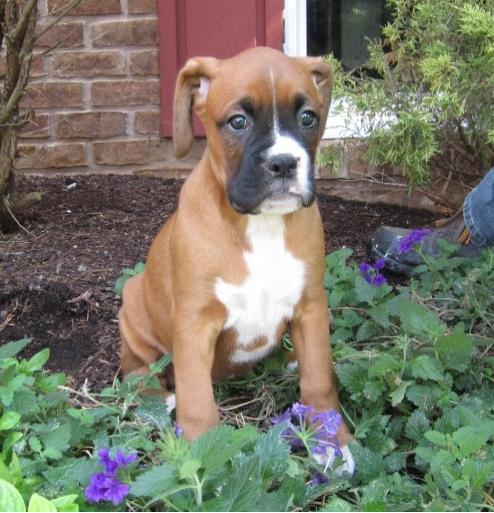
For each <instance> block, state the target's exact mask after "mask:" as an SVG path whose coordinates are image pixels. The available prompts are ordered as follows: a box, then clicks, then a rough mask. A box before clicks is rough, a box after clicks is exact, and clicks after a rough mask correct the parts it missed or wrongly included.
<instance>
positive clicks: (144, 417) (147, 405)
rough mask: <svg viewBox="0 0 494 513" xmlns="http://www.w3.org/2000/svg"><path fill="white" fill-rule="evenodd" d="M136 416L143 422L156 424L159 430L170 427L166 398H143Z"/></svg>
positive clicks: (159, 396) (158, 396)
mask: <svg viewBox="0 0 494 513" xmlns="http://www.w3.org/2000/svg"><path fill="white" fill-rule="evenodd" d="M135 415H136V416H137V417H138V418H139V419H141V421H143V422H146V423H148V424H154V425H155V426H156V427H157V428H159V429H165V428H167V427H168V426H169V425H170V422H171V421H170V413H169V412H168V407H167V405H166V401H165V398H164V396H162V395H148V396H142V397H141V399H140V404H139V406H138V407H137V408H136V410H135Z"/></svg>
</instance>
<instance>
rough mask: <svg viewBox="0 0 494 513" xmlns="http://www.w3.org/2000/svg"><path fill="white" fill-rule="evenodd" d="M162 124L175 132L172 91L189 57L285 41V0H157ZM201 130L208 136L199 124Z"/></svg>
mask: <svg viewBox="0 0 494 513" xmlns="http://www.w3.org/2000/svg"><path fill="white" fill-rule="evenodd" d="M158 16H159V39H160V74H161V129H162V134H163V135H164V136H165V137H170V136H171V135H172V114H173V93H174V88H175V80H176V78H177V73H178V71H179V69H180V68H181V67H182V66H183V65H184V64H185V61H186V60H187V59H188V58H190V57H195V56H212V57H218V58H226V57H231V56H232V55H235V54H237V53H239V52H241V51H242V50H245V49H247V48H252V47H254V46H271V47H273V48H278V49H280V50H281V48H282V46H283V0H158ZM194 131H195V133H196V135H204V131H203V129H202V126H199V124H198V122H197V123H195V124H194Z"/></svg>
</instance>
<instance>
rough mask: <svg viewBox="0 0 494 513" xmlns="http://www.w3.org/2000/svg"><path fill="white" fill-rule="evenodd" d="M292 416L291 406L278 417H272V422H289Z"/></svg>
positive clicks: (275, 423) (274, 423)
mask: <svg viewBox="0 0 494 513" xmlns="http://www.w3.org/2000/svg"><path fill="white" fill-rule="evenodd" d="M291 418H292V411H291V410H290V408H288V410H285V411H284V412H283V413H282V414H281V415H278V416H277V417H273V418H272V419H271V424H273V425H277V424H281V423H282V422H287V421H289V420H291Z"/></svg>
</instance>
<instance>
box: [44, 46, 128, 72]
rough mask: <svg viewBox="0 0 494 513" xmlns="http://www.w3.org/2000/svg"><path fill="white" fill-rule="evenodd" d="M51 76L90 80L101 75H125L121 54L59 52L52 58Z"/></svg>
mask: <svg viewBox="0 0 494 513" xmlns="http://www.w3.org/2000/svg"><path fill="white" fill-rule="evenodd" d="M52 69H53V76H55V77H85V78H92V77H97V76H102V75H113V76H118V75H120V76H121V75H125V62H124V57H123V54H122V53H121V52H103V51H101V50H100V51H94V52H61V53H57V54H56V55H55V56H54V57H53V61H52Z"/></svg>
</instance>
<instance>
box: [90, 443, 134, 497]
mask: <svg viewBox="0 0 494 513" xmlns="http://www.w3.org/2000/svg"><path fill="white" fill-rule="evenodd" d="M98 459H99V462H100V464H101V465H102V466H103V467H104V469H105V471H104V472H98V473H96V474H94V475H93V476H92V477H91V481H90V482H89V485H88V486H87V487H86V490H85V495H86V498H87V500H88V501H89V502H99V501H111V502H113V504H115V506H116V505H118V504H120V503H121V502H122V501H123V499H124V498H125V496H126V495H127V494H128V493H129V485H127V484H125V483H122V482H121V481H120V480H119V479H118V476H117V473H118V471H119V470H120V469H121V468H122V467H125V466H127V465H129V464H131V463H133V462H134V461H136V459H137V454H135V453H130V454H128V455H125V454H124V453H123V452H122V451H117V453H116V455H115V458H112V457H111V456H110V450H109V449H100V450H99V451H98Z"/></svg>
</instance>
